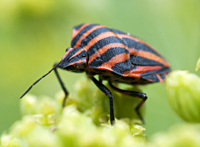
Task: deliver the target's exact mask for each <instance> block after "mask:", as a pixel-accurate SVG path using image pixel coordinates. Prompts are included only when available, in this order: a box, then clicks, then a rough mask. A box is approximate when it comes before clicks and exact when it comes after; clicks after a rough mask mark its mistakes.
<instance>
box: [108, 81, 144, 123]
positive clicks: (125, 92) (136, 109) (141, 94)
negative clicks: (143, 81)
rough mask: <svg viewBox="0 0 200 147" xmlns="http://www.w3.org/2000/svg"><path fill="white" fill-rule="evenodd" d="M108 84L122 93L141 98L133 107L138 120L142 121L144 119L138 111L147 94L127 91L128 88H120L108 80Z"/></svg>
mask: <svg viewBox="0 0 200 147" xmlns="http://www.w3.org/2000/svg"><path fill="white" fill-rule="evenodd" d="M109 85H110V86H111V87H112V88H113V89H114V90H116V91H118V92H120V93H122V94H124V95H128V96H133V97H138V98H141V99H142V101H141V102H140V103H139V104H138V105H137V107H136V108H135V111H136V113H137V115H138V117H139V118H140V120H141V121H142V122H143V123H144V119H143V117H142V115H141V113H140V111H139V109H140V107H142V105H143V104H144V102H145V101H146V100H147V96H146V94H145V93H142V92H135V91H128V90H121V89H119V88H117V87H115V86H113V84H112V83H111V82H109Z"/></svg>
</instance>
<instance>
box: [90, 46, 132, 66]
mask: <svg viewBox="0 0 200 147" xmlns="http://www.w3.org/2000/svg"><path fill="white" fill-rule="evenodd" d="M123 53H127V54H128V51H127V50H126V49H124V48H121V47H115V48H110V49H109V50H107V51H106V52H105V53H103V54H102V55H101V56H99V57H97V58H96V59H94V60H93V61H92V62H91V63H90V64H89V66H90V67H98V66H101V65H102V64H103V63H105V62H108V61H109V60H110V59H112V58H113V57H115V56H116V55H119V54H123Z"/></svg>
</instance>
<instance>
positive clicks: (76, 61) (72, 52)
mask: <svg viewBox="0 0 200 147" xmlns="http://www.w3.org/2000/svg"><path fill="white" fill-rule="evenodd" d="M87 60H88V54H87V52H86V51H85V49H84V48H81V47H77V48H67V49H66V52H65V54H64V56H63V58H62V60H61V62H60V64H59V65H58V66H59V67H61V68H63V69H67V70H69V71H74V72H83V71H84V69H85V68H86V66H87Z"/></svg>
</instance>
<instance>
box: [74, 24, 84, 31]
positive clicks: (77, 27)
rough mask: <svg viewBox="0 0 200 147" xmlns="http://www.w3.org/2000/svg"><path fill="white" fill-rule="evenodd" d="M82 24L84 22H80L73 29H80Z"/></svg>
mask: <svg viewBox="0 0 200 147" xmlns="http://www.w3.org/2000/svg"><path fill="white" fill-rule="evenodd" d="M82 25H84V24H80V25H78V26H75V27H74V28H73V29H75V30H78V29H79V28H80V27H81V26H82Z"/></svg>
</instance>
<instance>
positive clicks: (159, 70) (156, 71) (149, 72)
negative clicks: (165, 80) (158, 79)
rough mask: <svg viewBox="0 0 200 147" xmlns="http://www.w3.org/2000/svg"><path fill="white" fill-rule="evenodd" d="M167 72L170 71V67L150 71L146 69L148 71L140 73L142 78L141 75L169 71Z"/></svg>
mask: <svg viewBox="0 0 200 147" xmlns="http://www.w3.org/2000/svg"><path fill="white" fill-rule="evenodd" d="M169 72H170V68H168V67H163V68H161V69H158V70H152V71H148V72H145V73H142V74H141V77H142V78H143V77H146V76H147V75H153V74H164V73H169Z"/></svg>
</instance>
